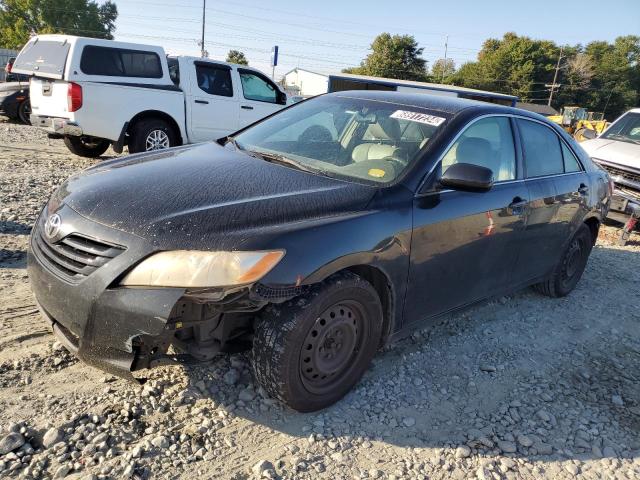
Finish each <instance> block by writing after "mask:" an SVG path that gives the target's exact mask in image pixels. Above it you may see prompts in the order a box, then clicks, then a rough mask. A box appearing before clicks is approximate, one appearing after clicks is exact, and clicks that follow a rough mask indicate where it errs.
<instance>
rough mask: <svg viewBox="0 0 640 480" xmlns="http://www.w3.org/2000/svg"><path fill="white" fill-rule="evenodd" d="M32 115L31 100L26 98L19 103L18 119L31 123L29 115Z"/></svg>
mask: <svg viewBox="0 0 640 480" xmlns="http://www.w3.org/2000/svg"><path fill="white" fill-rule="evenodd" d="M30 115H31V102H29V100H25V101H24V102H22V103H21V104H20V105H18V120H20V122H22V123H24V124H25V125H31V120H30V119H29V116H30Z"/></svg>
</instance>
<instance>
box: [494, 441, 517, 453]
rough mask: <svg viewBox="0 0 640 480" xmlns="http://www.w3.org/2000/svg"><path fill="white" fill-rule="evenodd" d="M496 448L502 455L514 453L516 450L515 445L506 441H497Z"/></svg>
mask: <svg viewBox="0 0 640 480" xmlns="http://www.w3.org/2000/svg"><path fill="white" fill-rule="evenodd" d="M498 448H499V449H500V450H502V451H503V452H504V453H515V452H516V451H517V450H518V448H517V447H516V444H515V443H513V442H508V441H506V440H498Z"/></svg>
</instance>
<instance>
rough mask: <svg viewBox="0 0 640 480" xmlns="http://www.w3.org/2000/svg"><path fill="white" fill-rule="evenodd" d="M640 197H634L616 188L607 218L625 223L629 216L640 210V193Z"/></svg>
mask: <svg viewBox="0 0 640 480" xmlns="http://www.w3.org/2000/svg"><path fill="white" fill-rule="evenodd" d="M638 195H639V196H634V195H632V194H631V193H628V192H626V191H625V190H621V189H619V188H615V190H614V191H613V195H612V196H611V202H610V207H609V213H608V214H607V218H609V219H611V220H614V221H616V222H621V223H625V222H626V221H627V220H628V219H629V216H630V215H632V214H633V213H634V211H636V210H637V209H639V208H640V192H639V193H638Z"/></svg>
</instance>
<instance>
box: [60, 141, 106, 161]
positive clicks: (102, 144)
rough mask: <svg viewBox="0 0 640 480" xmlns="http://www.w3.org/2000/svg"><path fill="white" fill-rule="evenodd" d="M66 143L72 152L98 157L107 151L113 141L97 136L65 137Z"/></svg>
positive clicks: (82, 155) (83, 155) (88, 156)
mask: <svg viewBox="0 0 640 480" xmlns="http://www.w3.org/2000/svg"><path fill="white" fill-rule="evenodd" d="M64 144H65V145H66V146H67V148H68V149H69V150H71V153H75V154H76V155H79V156H81V157H87V158H96V157H99V156H100V155H102V154H103V153H104V152H106V151H107V149H108V148H109V145H111V142H110V141H109V140H106V139H104V138H97V137H64Z"/></svg>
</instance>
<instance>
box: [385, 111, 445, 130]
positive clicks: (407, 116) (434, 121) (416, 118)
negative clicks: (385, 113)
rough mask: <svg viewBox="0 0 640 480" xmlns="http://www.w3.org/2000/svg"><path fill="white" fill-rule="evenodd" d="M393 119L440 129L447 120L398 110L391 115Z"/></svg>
mask: <svg viewBox="0 0 640 480" xmlns="http://www.w3.org/2000/svg"><path fill="white" fill-rule="evenodd" d="M390 117H391V118H397V119H400V120H409V121H411V122H420V123H424V124H426V125H431V126H434V127H438V126H440V125H442V122H444V121H445V120H446V118H442V117H436V116H435V115H427V114H426V113H419V112H410V111H408V110H396V111H395V112H393V113H392V114H391V115H390Z"/></svg>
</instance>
